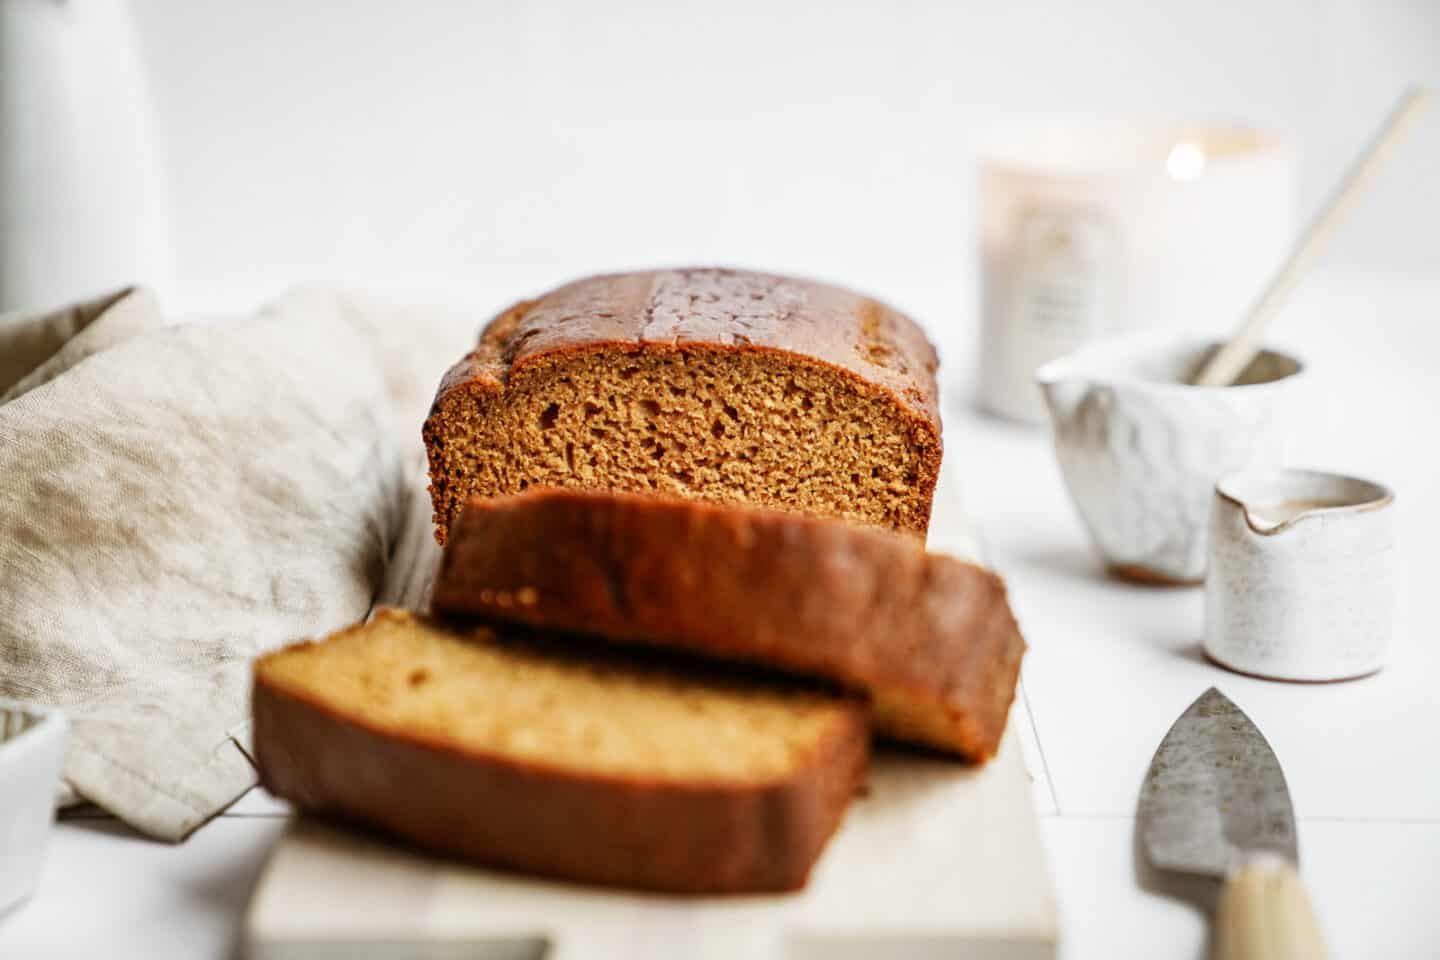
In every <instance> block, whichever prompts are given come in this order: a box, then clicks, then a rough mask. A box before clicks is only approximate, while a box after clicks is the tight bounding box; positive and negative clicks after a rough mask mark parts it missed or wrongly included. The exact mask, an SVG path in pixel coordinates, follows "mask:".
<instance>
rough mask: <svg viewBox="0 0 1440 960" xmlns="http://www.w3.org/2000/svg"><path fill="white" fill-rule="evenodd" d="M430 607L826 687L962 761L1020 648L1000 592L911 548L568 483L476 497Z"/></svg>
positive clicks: (842, 528)
mask: <svg viewBox="0 0 1440 960" xmlns="http://www.w3.org/2000/svg"><path fill="white" fill-rule="evenodd" d="M431 603H432V605H433V606H434V608H435V609H436V610H438V611H443V612H446V613H452V614H472V615H482V616H485V617H487V618H491V619H496V618H498V619H503V620H510V621H517V622H521V623H527V624H531V625H535V626H542V627H553V628H560V629H565V630H576V631H585V632H587V633H591V634H595V635H598V636H603V637H608V638H613V639H619V640H627V641H637V642H644V643H650V644H656V645H661V646H668V647H672V648H680V649H684V650H687V651H691V652H698V653H701V654H705V655H708V656H711V657H716V658H720V659H737V658H738V659H742V660H748V661H752V662H756V663H763V664H767V665H770V666H774V667H780V668H783V669H786V670H790V671H793V672H796V673H802V674H813V675H816V676H820V677H825V678H828V679H830V680H833V681H835V682H837V683H840V684H843V685H845V686H848V687H850V688H853V689H856V690H860V691H863V692H865V693H866V694H868V695H869V697H870V698H871V699H872V701H873V704H874V716H875V722H876V724H877V727H878V728H879V729H880V730H881V731H882V732H884V733H887V734H889V735H891V736H894V737H897V738H899V739H903V740H909V741H913V742H916V743H920V744H925V745H927V746H931V747H935V748H938V749H941V750H945V751H949V752H952V753H956V754H959V755H961V756H963V757H966V758H969V759H971V760H983V759H985V758H987V757H989V756H991V755H993V754H994V753H995V751H996V749H997V748H998V746H999V742H1000V736H1001V734H1002V733H1003V732H1004V729H1005V721H1006V718H1007V715H1008V713H1009V709H1010V704H1011V702H1012V700H1013V699H1014V697H1015V687H1016V683H1017V679H1018V676H1019V670H1020V659H1021V656H1022V655H1023V653H1024V650H1025V642H1024V640H1023V639H1022V638H1021V635H1020V631H1019V628H1018V627H1017V625H1016V623H1015V618H1014V616H1013V615H1012V613H1011V611H1010V605H1009V603H1008V601H1007V599H1006V592H1005V584H1004V582H1003V581H1002V580H1001V579H1000V578H999V577H998V576H996V575H995V574H994V573H992V572H990V571H989V570H986V569H984V568H983V567H979V566H976V565H975V564H971V563H966V562H964V561H961V560H957V559H955V558H953V557H948V556H943V555H939V554H927V553H926V552H925V549H924V547H923V545H922V544H921V543H920V542H919V541H918V540H917V539H916V538H914V537H909V536H903V535H899V534H895V533H891V532H888V531H883V530H875V529H869V528H865V527H860V526H855V525H851V524H845V523H838V522H835V521H827V520H819V519H815V518H812V517H805V516H800V515H797V514H792V513H782V512H779V511H774V510H740V509H734V508H724V507H714V506H709V505H706V504H700V503H694V502H691V501H683V500H674V499H664V498H658V497H643V496H635V495H625V494H605V493H595V492H590V491H579V490H540V491H529V492H526V493H524V494H520V495H518V496H511V497H501V498H495V499H488V500H487V499H481V498H475V499H472V500H471V501H470V502H469V503H468V504H467V505H466V507H465V509H464V511H463V512H462V513H461V514H460V516H459V518H458V521H457V523H456V525H455V526H454V527H453V528H452V530H451V534H450V539H449V542H448V543H447V544H446V547H445V553H444V557H443V559H442V561H441V569H440V573H439V576H438V579H437V581H436V584H435V589H434V593H433V595H432V598H431Z"/></svg>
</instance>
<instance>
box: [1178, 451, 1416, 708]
mask: <svg viewBox="0 0 1440 960" xmlns="http://www.w3.org/2000/svg"><path fill="white" fill-rule="evenodd" d="M1394 499H1395V498H1394V495H1393V494H1392V493H1391V492H1390V491H1389V490H1388V489H1387V488H1385V487H1383V486H1381V485H1380V484H1378V483H1371V482H1370V481H1368V480H1361V479H1359V478H1357V477H1346V476H1341V475H1340V474H1334V473H1320V472H1317V471H1314V470H1264V471H1250V472H1245V473H1238V474H1234V475H1231V476H1227V477H1225V478H1223V479H1222V480H1221V481H1220V482H1219V483H1218V484H1217V485H1216V487H1215V497H1214V503H1213V506H1212V508H1211V513H1210V571H1209V574H1208V576H1207V577H1206V578H1205V652H1206V654H1208V655H1209V657H1210V658H1211V659H1212V660H1214V661H1216V662H1217V663H1219V664H1220V665H1221V666H1225V667H1229V668H1230V669H1232V670H1236V671H1239V672H1241V673H1248V674H1252V675H1254V676H1258V677H1266V678H1270V679H1276V680H1348V679H1351V678H1353V677H1360V676H1364V675H1365V674H1368V673H1374V672H1375V671H1376V670H1379V669H1380V667H1381V666H1383V665H1384V663H1385V655H1386V652H1387V651H1388V649H1389V646H1390V638H1391V634H1392V632H1393V631H1394V623H1395V607H1396V576H1397V570H1396V564H1395V530H1394V523H1393V519H1394V517H1393V515H1394V510H1393V508H1392V504H1393V503H1394Z"/></svg>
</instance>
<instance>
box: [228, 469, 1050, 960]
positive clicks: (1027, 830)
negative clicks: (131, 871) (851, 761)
mask: <svg viewBox="0 0 1440 960" xmlns="http://www.w3.org/2000/svg"><path fill="white" fill-rule="evenodd" d="M955 480H956V478H955V477H953V476H949V475H947V476H945V477H943V478H942V482H941V486H940V490H939V491H938V492H937V495H936V504H935V517H934V521H933V522H932V524H931V531H930V546H931V548H932V549H936V550H944V551H947V552H950V553H959V554H967V555H971V556H974V555H976V554H977V553H978V550H977V542H976V539H975V536H974V533H973V527H972V526H971V525H970V524H969V523H968V522H967V521H966V518H965V515H964V513H963V511H962V510H961V509H960V503H959V497H958V490H957V487H956V484H955ZM422 494H423V492H422ZM412 519H413V523H412V524H411V530H410V531H409V533H408V534H407V536H406V538H405V539H404V540H403V541H402V542H401V543H400V544H399V545H398V547H397V550H396V557H395V562H394V563H393V564H392V577H391V579H390V582H389V583H388V584H387V588H386V591H385V592H384V594H383V599H384V600H385V602H388V603H394V604H398V605H405V606H416V607H419V606H423V605H424V601H425V598H426V597H428V595H429V589H430V582H431V579H432V577H433V570H434V564H435V559H436V556H437V550H436V548H435V547H434V541H433V540H432V539H431V538H430V535H429V530H430V517H429V503H428V498H427V497H424V496H423V495H420V496H417V498H416V501H415V505H414V510H413V511H412ZM1023 709H1024V708H1023V706H1022V705H1021V703H1020V701H1019V700H1018V699H1017V702H1016V707H1015V710H1016V711H1017V715H1016V716H1015V717H1014V718H1013V720H1012V723H1011V725H1010V729H1009V730H1008V731H1007V733H1006V735H1005V739H1004V742H1003V744H1002V745H1001V749H1000V753H999V755H998V756H997V757H996V758H995V759H994V760H993V761H991V762H990V763H989V764H987V765H986V766H985V767H983V768H980V769H978V770H977V769H972V768H969V767H965V766H962V765H959V764H955V763H953V762H950V761H946V760H944V759H938V758H934V757H929V756H921V755H916V754H907V753H903V752H898V751H890V750H884V749H882V750H880V751H879V752H877V754H876V756H875V758H874V762H873V767H872V771H871V775H870V785H869V786H870V788H869V792H868V793H867V794H866V795H865V796H863V797H860V798H857V799H856V801H855V803H854V804H853V805H852V807H851V809H850V811H849V813H848V814H847V816H846V819H845V823H844V825H843V826H842V828H841V829H840V831H839V833H838V834H837V835H836V836H835V838H834V840H833V841H832V842H831V844H830V846H829V848H828V849H827V850H826V852H825V854H824V855H823V857H822V858H821V859H820V862H819V863H818V864H817V865H816V868H815V870H814V872H813V874H812V875H811V879H810V883H809V885H808V887H807V888H806V889H805V890H804V891H803V892H801V893H798V894H793V895H786V896H763V897H730V898H700V899H696V898H682V897H666V896H654V895H643V894H635V893H626V892H617V891H610V890H603V889H597V888H590V887H584V886H578V885H573V884H566V883H559V882H551V881H543V880H534V879H530V878H526V877H522V876H516V875H512V874H505V873H500V872H496V871H490V870H484V869H480V868H476V867H470V866H466V865H463V864H456V863H450V862H446V861H442V860H437V859H434V858H430V857H426V856H423V855H420V854H416V853H412V852H410V851H408V850H406V849H405V848H403V847H400V846H398V845H393V844H390V843H387V842H384V841H381V840H377V839H374V838H370V837H367V836H364V835H361V834H358V833H354V832H351V831H347V830H341V829H336V828H332V827H330V826H328V825H326V824H323V823H320V822H318V821H315V820H312V819H309V818H304V817H301V818H298V819H297V820H296V821H295V822H294V823H292V825H291V826H290V828H289V830H288V831H287V833H286V834H285V835H284V836H283V838H282V839H281V841H280V842H279V844H278V845H277V846H276V849H275V851H274V852H273V853H272V855H271V858H270V861H269V863H268V864H267V865H266V867H265V870H264V873H263V874H262V875H261V878H260V881H259V883H258V884H257V886H256V889H255V893H254V895H253V897H252V900H251V904H250V909H249V913H248V915H247V918H246V924H245V933H244V938H245V949H246V956H247V957H249V958H250V960H331V958H335V960H339V958H345V960H352V958H353V960H367V958H382V957H383V958H392V957H406V958H409V957H424V958H432V960H440V958H452V957H453V958H461V957H464V958H467V960H500V958H504V960H510V958H517V960H518V958H536V960H538V958H541V957H545V958H549V960H557V958H564V960H570V958H581V957H583V958H586V960H589V958H617V960H618V958H626V960H630V958H636V960H640V958H648V957H657V958H658V957H665V958H670V957H676V958H679V957H686V958H706V960H709V958H717V960H718V958H756V960H770V958H775V960H779V958H785V960H809V958H820V957H824V958H834V960H845V958H852V957H853V958H862V957H880V956H884V957H904V958H916V960H919V958H929V957H946V958H974V960H1001V958H1004V960H1021V958H1024V960H1031V958H1037V960H1038V958H1048V957H1053V956H1054V955H1055V946H1056V941H1057V937H1058V921H1057V918H1056V911H1055V904H1054V897H1053V895H1052V892H1051V886H1050V880H1049V877H1048V875H1047V872H1046V869H1045V863H1044V857H1043V853H1042V850H1041V845H1040V837H1039V828H1038V823H1037V821H1036V815H1035V808H1034V804H1033V802H1032V797H1031V786H1030V779H1029V776H1028V775H1027V773H1026V770H1025V765H1024V761H1023V759H1022V754H1021V749H1020V743H1019V736H1018V728H1019V726H1020V722H1019V721H1020V717H1019V716H1018V712H1019V711H1022V710H1023Z"/></svg>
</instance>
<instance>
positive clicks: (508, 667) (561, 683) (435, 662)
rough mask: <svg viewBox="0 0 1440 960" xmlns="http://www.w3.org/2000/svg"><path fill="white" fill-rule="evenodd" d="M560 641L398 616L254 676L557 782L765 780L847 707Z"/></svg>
mask: <svg viewBox="0 0 1440 960" xmlns="http://www.w3.org/2000/svg"><path fill="white" fill-rule="evenodd" d="M575 654H576V650H575V646H574V641H573V640H572V639H571V638H560V639H558V640H556V641H553V642H552V641H548V640H545V639H542V638H539V637H531V636H523V637H522V636H514V635H510V636H502V635H501V634H500V633H497V632H496V631H494V630H491V629H488V628H483V627H476V628H472V629H469V630H456V629H450V628H447V627H443V626H441V625H438V624H436V623H434V622H432V621H429V620H426V619H424V618H421V617H417V616H414V615H412V614H409V613H405V612H401V611H389V610H387V611H382V612H381V613H380V614H378V615H377V617H376V619H375V620H373V621H372V622H371V623H369V624H367V625H365V626H362V627H356V628H353V629H351V630H347V631H342V632H341V633H338V634H336V635H334V636H332V637H330V638H329V639H327V640H324V641H321V642H319V643H305V644H299V645H297V646H293V647H290V648H287V649H285V650H282V651H279V652H277V653H273V654H270V655H269V656H266V657H264V658H262V659H261V660H260V661H259V663H258V664H257V668H256V669H257V678H258V680H259V681H260V682H262V683H266V684H270V685H272V686H274V687H275V688H277V689H279V690H282V691H284V692H285V693H288V694H289V695H291V696H293V697H297V698H299V699H303V700H305V701H308V702H311V703H314V704H316V705H317V706H320V707H322V708H324V709H326V710H329V711H331V712H333V713H335V714H337V715H339V716H342V717H344V718H346V719H348V720H350V721H352V722H355V723H358V724H361V725H363V726H366V727H369V728H370V729H373V730H375V731H377V732H380V733H382V734H387V735H393V736H397V737H405V738H410V739H415V740H420V741H425V742H430V743H432V744H435V745H441V746H445V747H448V748H451V749H455V750H459V751H462V752H473V753H478V754H483V755H489V756H503V757H505V758H507V759H509V760H512V761H519V762H522V763H530V764H533V765H534V766H536V767H537V768H559V769H563V770H565V771H567V772H570V773H576V772H578V773H583V774H596V775H603V776H635V777H642V778H645V779H657V778H658V779H661V780H664V779H673V780H675V781H683V782H686V783H695V782H735V783H743V784H755V783H767V782H771V781H777V780H781V779H784V778H786V777H788V776H791V775H793V773H794V771H795V769H796V768H797V767H799V766H802V765H804V764H805V763H807V762H810V760H811V759H812V757H813V755H814V754H815V752H816V751H817V750H818V749H819V747H820V746H821V744H822V742H823V740H824V739H825V736H826V735H827V733H830V732H832V731H833V730H834V729H835V728H836V725H837V724H844V723H845V722H847V720H848V718H849V717H850V716H851V715H852V714H851V712H852V711H853V710H854V703H853V701H851V700H849V699H846V698H844V697H842V696H840V695H838V694H833V693H830V692H828V691H824V690H821V689H818V688H813V687H806V686H798V685H788V684H785V683H783V682H779V681H775V682H767V681H757V679H756V678H755V677H754V676H751V675H745V676H739V675H735V676H732V675H730V674H728V673H727V672H726V671H724V670H719V669H716V670H710V669H707V668H705V667H703V666H701V665H698V664H697V665H693V669H691V668H688V667H690V665H686V666H679V665H676V664H673V663H651V662H641V661H639V660H632V659H628V658H626V657H625V656H623V655H620V654H616V653H611V652H608V651H601V650H595V651H589V652H587V653H586V655H585V656H584V657H578V656H576V655H575Z"/></svg>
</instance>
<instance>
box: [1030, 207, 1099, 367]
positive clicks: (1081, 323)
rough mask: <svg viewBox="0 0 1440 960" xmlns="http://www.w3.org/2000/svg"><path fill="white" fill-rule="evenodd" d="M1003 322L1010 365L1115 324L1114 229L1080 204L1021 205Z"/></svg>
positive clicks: (1057, 351) (1033, 361) (1033, 363)
mask: <svg viewBox="0 0 1440 960" xmlns="http://www.w3.org/2000/svg"><path fill="white" fill-rule="evenodd" d="M1014 238H1015V250H1016V253H1017V257H1016V269H1015V272H1014V273H1013V275H1012V277H1011V288H1010V298H1009V299H1010V309H1009V311H1008V313H1009V318H1008V326H1009V328H1010V329H1009V335H1010V339H1011V346H1012V349H1013V350H1014V351H1015V359H1016V360H1017V361H1018V365H1019V366H1020V367H1021V368H1023V369H1024V370H1026V371H1027V372H1028V371H1030V370H1034V369H1035V368H1036V367H1038V366H1040V365H1041V364H1044V363H1048V362H1049V361H1051V360H1053V359H1055V358H1056V357H1059V356H1063V355H1064V354H1066V353H1069V352H1070V351H1072V350H1074V349H1076V348H1078V347H1080V346H1081V345H1082V344H1084V343H1086V342H1087V341H1089V340H1091V339H1094V338H1095V337H1096V336H1098V335H1101V334H1104V333H1106V332H1108V331H1109V330H1111V329H1113V328H1115V327H1118V326H1119V323H1118V322H1117V321H1118V320H1119V316H1118V307H1119V304H1118V299H1119V296H1118V294H1119V290H1118V285H1119V284H1118V280H1119V266H1120V264H1119V253H1120V243H1119V230H1118V228H1117V226H1116V225H1115V223H1114V222H1113V221H1112V220H1111V219H1110V218H1108V217H1106V216H1105V215H1103V214H1101V213H1099V212H1097V211H1094V210H1086V209H1078V210H1063V209H1054V208H1046V209H1037V208H1029V209H1025V210H1022V211H1021V212H1020V214H1019V216H1018V217H1017V219H1016V224H1015V232H1014Z"/></svg>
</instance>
